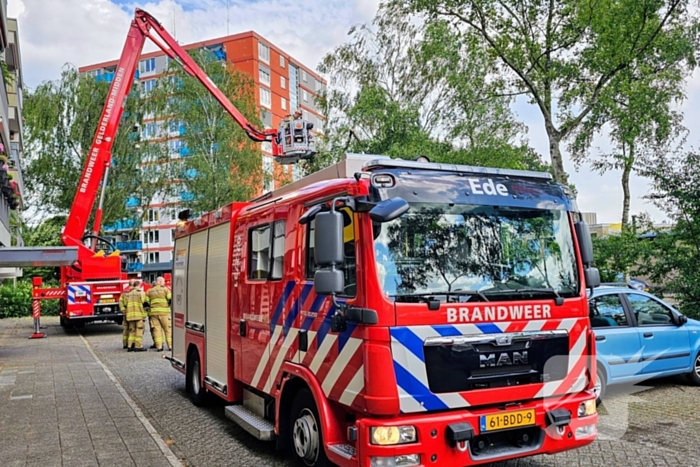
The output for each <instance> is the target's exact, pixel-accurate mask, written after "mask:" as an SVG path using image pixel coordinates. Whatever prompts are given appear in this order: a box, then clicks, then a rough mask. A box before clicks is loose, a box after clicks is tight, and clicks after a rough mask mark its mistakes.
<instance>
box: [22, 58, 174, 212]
mask: <svg viewBox="0 0 700 467" xmlns="http://www.w3.org/2000/svg"><path fill="white" fill-rule="evenodd" d="M108 90H109V84H108V83H107V82H106V81H104V80H101V81H98V80H96V79H95V78H94V77H90V76H84V75H81V74H80V73H78V71H77V70H76V69H75V68H74V67H72V66H69V65H66V66H65V67H64V69H63V71H62V73H61V78H60V79H59V80H56V81H47V82H44V83H42V84H41V85H39V86H38V87H37V88H36V89H35V90H33V91H31V92H29V93H27V95H26V98H25V101H24V109H23V116H24V128H25V131H26V138H25V144H26V151H25V153H26V154H29V157H28V158H27V162H28V163H27V167H26V172H25V180H26V183H27V189H28V192H30V193H31V196H30V197H29V200H30V204H31V206H33V207H34V208H35V210H36V211H37V212H38V213H40V214H43V215H56V214H65V213H66V212H67V211H68V210H69V209H70V207H71V205H72V202H73V198H74V197H75V193H76V190H77V186H78V179H79V177H80V174H81V173H82V170H83V165H84V163H85V158H86V155H87V152H88V150H89V148H90V145H91V144H92V141H93V138H94V135H95V132H96V131H97V126H98V121H99V118H100V115H101V112H102V109H103V107H104V104H105V101H106V98H107V94H108ZM143 117H144V111H143V101H142V100H141V99H140V98H139V95H138V93H137V92H131V93H130V94H129V96H128V97H127V99H126V102H125V109H124V114H123V117H122V121H121V124H120V127H119V131H118V132H117V134H116V136H115V139H114V145H113V148H112V167H111V170H110V174H109V179H108V185H107V192H106V196H105V205H104V208H103V224H109V223H111V222H113V221H115V220H118V219H122V218H124V217H130V216H132V215H133V213H131V212H129V211H128V210H127V208H126V205H125V204H126V203H125V202H126V200H127V199H128V198H130V197H131V196H134V195H137V196H139V197H141V198H143V199H145V200H150V199H151V197H152V196H153V194H154V193H156V192H157V191H158V190H161V189H162V188H163V187H165V186H166V182H167V180H166V179H165V176H164V174H160V173H155V172H154V171H153V170H151V168H150V167H149V166H144V165H143V162H144V161H145V160H149V159H150V160H159V161H162V160H164V159H165V158H167V154H164V153H157V152H154V150H155V148H153V147H150V146H147V145H140V144H138V134H137V133H134V129H135V128H137V127H138V126H139V125H141V124H142V123H143Z"/></svg>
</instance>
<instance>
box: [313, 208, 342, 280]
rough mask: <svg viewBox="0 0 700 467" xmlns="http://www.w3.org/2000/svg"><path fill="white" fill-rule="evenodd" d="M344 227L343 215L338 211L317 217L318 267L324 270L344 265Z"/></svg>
mask: <svg viewBox="0 0 700 467" xmlns="http://www.w3.org/2000/svg"><path fill="white" fill-rule="evenodd" d="M343 227H344V226H343V215H342V214H341V213H339V212H338V211H335V210H333V211H329V212H321V213H318V214H317V215H316V228H315V229H314V261H315V262H316V264H317V265H318V266H320V267H322V268H324V267H328V266H334V265H337V264H342V263H343V260H344V259H345V252H344V250H343Z"/></svg>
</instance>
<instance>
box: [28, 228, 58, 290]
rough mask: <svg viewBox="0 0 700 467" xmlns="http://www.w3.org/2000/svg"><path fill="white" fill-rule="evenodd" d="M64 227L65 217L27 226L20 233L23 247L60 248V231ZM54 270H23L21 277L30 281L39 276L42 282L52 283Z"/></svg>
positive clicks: (43, 268)
mask: <svg viewBox="0 0 700 467" xmlns="http://www.w3.org/2000/svg"><path fill="white" fill-rule="evenodd" d="M65 225H66V216H54V217H50V218H48V219H45V220H44V221H43V222H41V223H40V224H38V225H27V226H25V227H24V229H23V232H22V239H23V240H24V245H25V246H61V229H62V228H63V226H65ZM55 272H56V268H51V267H37V268H24V270H23V276H24V277H25V278H27V279H30V280H31V278H32V277H35V276H39V277H41V278H43V279H44V281H54V280H55V279H56V277H55Z"/></svg>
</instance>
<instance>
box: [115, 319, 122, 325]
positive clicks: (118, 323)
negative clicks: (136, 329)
mask: <svg viewBox="0 0 700 467" xmlns="http://www.w3.org/2000/svg"><path fill="white" fill-rule="evenodd" d="M114 322H115V323H117V325H119V326H121V325H122V324H124V318H117V319H115V320H114Z"/></svg>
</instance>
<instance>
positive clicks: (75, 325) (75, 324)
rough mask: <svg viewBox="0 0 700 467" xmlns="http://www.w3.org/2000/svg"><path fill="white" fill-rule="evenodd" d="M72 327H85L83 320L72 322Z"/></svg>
mask: <svg viewBox="0 0 700 467" xmlns="http://www.w3.org/2000/svg"><path fill="white" fill-rule="evenodd" d="M73 327H74V328H75V329H83V328H84V327H85V321H82V320H81V321H76V322H75V323H74V324H73Z"/></svg>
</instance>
